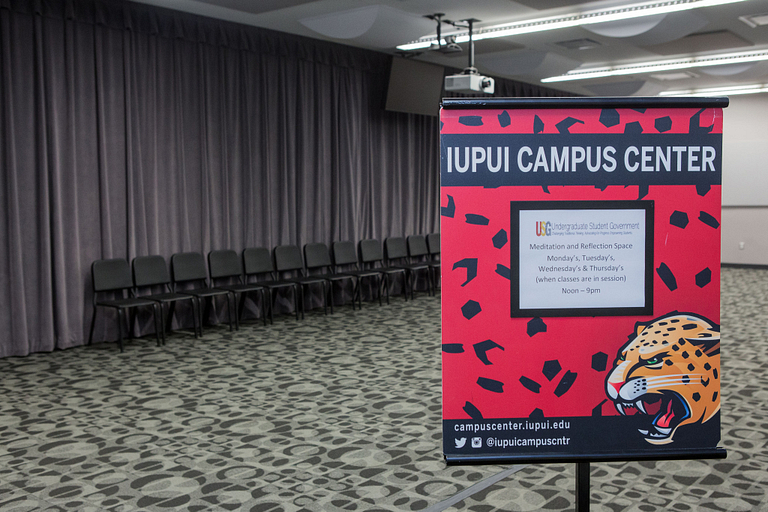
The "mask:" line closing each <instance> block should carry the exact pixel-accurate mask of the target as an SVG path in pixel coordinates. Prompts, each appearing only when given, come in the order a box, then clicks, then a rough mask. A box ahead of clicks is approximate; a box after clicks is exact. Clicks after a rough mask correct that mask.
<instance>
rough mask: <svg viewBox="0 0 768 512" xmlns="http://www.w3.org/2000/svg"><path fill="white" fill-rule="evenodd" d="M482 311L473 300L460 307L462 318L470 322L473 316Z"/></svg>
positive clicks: (478, 304)
mask: <svg viewBox="0 0 768 512" xmlns="http://www.w3.org/2000/svg"><path fill="white" fill-rule="evenodd" d="M482 310H483V309H482V308H481V307H480V303H479V302H476V301H474V300H468V301H467V303H466V304H464V305H463V306H461V313H462V314H463V315H464V318H466V319H467V320H471V319H472V318H473V317H474V316H475V315H477V314H478V313H479V312H481V311H482Z"/></svg>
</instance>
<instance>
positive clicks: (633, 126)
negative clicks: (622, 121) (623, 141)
mask: <svg viewBox="0 0 768 512" xmlns="http://www.w3.org/2000/svg"><path fill="white" fill-rule="evenodd" d="M624 133H625V134H626V135H640V134H641V133H643V125H641V124H640V121H633V122H631V123H627V124H626V125H624Z"/></svg>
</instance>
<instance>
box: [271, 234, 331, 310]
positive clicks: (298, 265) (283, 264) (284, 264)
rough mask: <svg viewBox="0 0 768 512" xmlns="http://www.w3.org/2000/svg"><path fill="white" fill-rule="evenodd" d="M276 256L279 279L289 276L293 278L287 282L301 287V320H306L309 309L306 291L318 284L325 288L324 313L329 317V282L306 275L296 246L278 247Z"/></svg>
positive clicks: (289, 278) (288, 278) (299, 250)
mask: <svg viewBox="0 0 768 512" xmlns="http://www.w3.org/2000/svg"><path fill="white" fill-rule="evenodd" d="M274 254H275V269H276V270H277V272H278V278H280V279H282V277H283V275H284V274H288V275H290V276H291V277H287V278H286V279H285V280H286V281H289V282H292V283H296V284H298V285H299V286H300V287H301V318H304V313H305V311H306V309H307V302H306V294H305V291H306V289H307V288H308V287H310V286H312V285H316V284H319V285H322V287H323V312H324V313H325V314H326V315H327V314H328V281H326V280H325V279H323V278H321V277H313V276H308V275H307V274H306V270H305V269H304V260H303V259H302V258H301V249H299V248H298V246H296V245H278V246H277V247H275V251H274Z"/></svg>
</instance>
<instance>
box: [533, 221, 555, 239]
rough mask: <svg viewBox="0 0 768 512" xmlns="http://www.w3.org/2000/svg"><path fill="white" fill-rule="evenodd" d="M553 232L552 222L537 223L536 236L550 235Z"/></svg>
mask: <svg viewBox="0 0 768 512" xmlns="http://www.w3.org/2000/svg"><path fill="white" fill-rule="evenodd" d="M551 234H552V223H551V222H549V221H543V220H542V221H540V222H537V223H536V236H549V235H551Z"/></svg>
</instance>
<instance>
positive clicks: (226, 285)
mask: <svg viewBox="0 0 768 512" xmlns="http://www.w3.org/2000/svg"><path fill="white" fill-rule="evenodd" d="M303 249H304V250H303V253H304V254H303V258H302V251H301V249H299V247H298V246H295V245H282V246H278V247H275V248H274V250H273V251H272V254H270V251H269V249H267V248H265V247H259V248H247V249H245V250H243V252H242V254H241V255H238V254H237V253H236V252H235V251H233V250H214V251H211V252H209V254H208V268H207V269H206V264H205V260H204V258H203V255H202V254H200V253H196V252H189V253H177V254H174V255H173V256H171V270H170V272H169V269H168V265H167V264H166V261H165V258H164V257H163V256H159V255H154V256H137V257H136V258H134V259H133V262H132V266H129V264H128V262H127V260H125V259H121V258H116V259H108V260H97V261H95V262H94V263H93V265H92V267H91V273H92V284H93V292H94V300H93V317H92V319H91V329H90V334H89V337H88V344H91V343H92V341H93V331H94V326H95V322H96V312H97V309H98V308H99V307H104V308H112V309H115V310H116V311H117V320H118V344H119V347H120V350H121V351H123V323H124V317H125V316H126V315H127V316H128V319H129V326H130V329H131V330H132V328H133V325H134V315H135V310H136V309H138V308H151V309H152V312H153V319H154V323H155V330H156V336H157V344H158V345H161V344H162V343H165V333H166V331H167V330H169V329H170V326H171V322H172V320H173V318H174V313H175V309H176V305H177V303H181V302H189V303H190V305H191V307H192V311H193V314H192V317H193V323H194V325H193V327H194V333H195V337H197V336H198V334H200V335H201V334H202V328H203V323H204V319H205V318H207V317H208V315H209V313H210V308H211V306H212V304H213V299H215V298H217V297H224V298H226V304H227V313H228V317H229V326H230V330H232V329H233V328H234V329H238V328H239V322H240V318H241V317H242V315H243V311H244V307H245V301H246V297H247V295H248V294H251V293H253V294H256V295H257V296H258V298H259V299H260V304H261V316H262V319H263V321H264V324H265V325H266V323H267V318H269V321H270V322H272V321H273V310H274V303H275V299H276V293H277V292H278V291H279V290H281V289H287V290H290V291H291V294H292V297H293V302H294V310H295V313H296V318H297V319H299V318H303V317H304V313H305V311H306V309H307V306H306V304H307V303H306V293H305V292H306V290H308V289H310V288H311V287H312V286H321V287H322V290H323V309H324V312H325V313H326V314H327V310H328V307H329V306H330V309H331V313H333V306H334V302H333V286H334V284H337V285H343V284H344V283H347V282H348V283H350V284H351V286H352V307H353V309H354V307H355V301H357V302H358V305H359V307H360V308H361V309H362V288H361V284H362V283H363V282H364V281H365V280H366V279H368V280H372V281H373V282H374V284H375V285H374V288H375V289H376V291H377V293H376V295H377V298H378V301H379V304H381V303H382V290H384V291H385V292H386V297H387V303H389V289H390V279H391V278H392V279H395V278H397V277H400V278H401V279H402V289H403V295H404V297H405V300H406V301H407V300H408V292H409V291H410V294H411V298H412V299H413V298H414V289H415V278H416V275H417V273H419V272H425V274H426V277H427V289H428V292H429V293H430V294H434V289H435V287H436V283H437V278H438V276H439V270H440V262H439V255H440V235H439V234H430V235H427V236H426V237H424V236H422V235H412V236H409V237H407V239H406V238H400V237H390V238H387V239H385V241H384V249H385V251H386V260H385V258H384V255H383V253H382V245H381V242H379V241H378V240H375V239H368V240H362V241H360V242H359V243H358V246H357V248H356V247H355V244H354V243H353V242H350V241H343V242H334V243H333V245H332V253H331V251H329V249H328V247H327V246H326V245H325V244H322V243H309V244H306V245H304V248H303ZM209 275H210V282H209V280H208V276H209ZM105 294H109V297H107V298H101V299H100V298H99V297H101V296H103V295H105ZM129 334H130V336H131V337H132V332H129Z"/></svg>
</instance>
